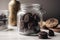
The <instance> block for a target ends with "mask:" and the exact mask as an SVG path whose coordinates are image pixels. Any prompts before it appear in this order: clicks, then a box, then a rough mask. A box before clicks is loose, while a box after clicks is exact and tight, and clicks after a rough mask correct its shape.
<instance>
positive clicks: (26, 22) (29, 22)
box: [17, 4, 41, 35]
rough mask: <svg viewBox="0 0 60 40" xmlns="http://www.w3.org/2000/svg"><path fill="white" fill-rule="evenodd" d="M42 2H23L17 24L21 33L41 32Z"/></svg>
mask: <svg viewBox="0 0 60 40" xmlns="http://www.w3.org/2000/svg"><path fill="white" fill-rule="evenodd" d="M40 14H41V12H40V4H21V10H20V11H19V12H18V14H17V26H18V30H19V33H20V34H25V35H31V34H37V33H38V32H40V27H39V24H38V22H40Z"/></svg>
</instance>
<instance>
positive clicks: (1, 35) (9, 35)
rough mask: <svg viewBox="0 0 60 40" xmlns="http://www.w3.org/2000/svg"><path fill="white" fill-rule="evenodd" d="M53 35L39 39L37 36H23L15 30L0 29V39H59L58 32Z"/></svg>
mask: <svg viewBox="0 0 60 40" xmlns="http://www.w3.org/2000/svg"><path fill="white" fill-rule="evenodd" d="M55 34H56V36H55V37H50V38H51V39H39V38H38V36H24V35H20V34H19V33H18V32H17V30H14V31H0V40H60V33H55Z"/></svg>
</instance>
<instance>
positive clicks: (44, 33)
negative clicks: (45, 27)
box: [38, 31, 48, 39]
mask: <svg viewBox="0 0 60 40" xmlns="http://www.w3.org/2000/svg"><path fill="white" fill-rule="evenodd" d="M38 36H39V38H40V39H48V33H47V32H45V31H41V32H40V33H39V35H38Z"/></svg>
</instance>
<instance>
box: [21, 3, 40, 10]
mask: <svg viewBox="0 0 60 40" xmlns="http://www.w3.org/2000/svg"><path fill="white" fill-rule="evenodd" d="M33 7H34V8H40V4H35V3H34V4H26V3H25V4H21V9H25V8H33Z"/></svg>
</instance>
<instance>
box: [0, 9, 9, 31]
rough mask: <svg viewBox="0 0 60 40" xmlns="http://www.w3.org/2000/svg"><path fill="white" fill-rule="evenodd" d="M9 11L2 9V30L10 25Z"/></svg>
mask: <svg viewBox="0 0 60 40" xmlns="http://www.w3.org/2000/svg"><path fill="white" fill-rule="evenodd" d="M7 11H8V10H0V30H5V29H7V25H8V21H7V20H8V17H7V14H8V13H7Z"/></svg>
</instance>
